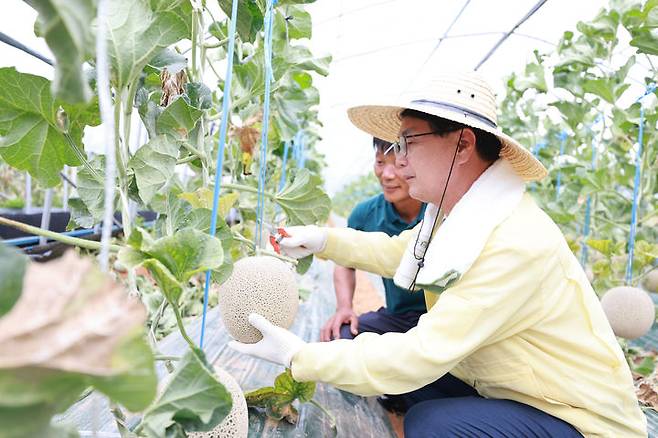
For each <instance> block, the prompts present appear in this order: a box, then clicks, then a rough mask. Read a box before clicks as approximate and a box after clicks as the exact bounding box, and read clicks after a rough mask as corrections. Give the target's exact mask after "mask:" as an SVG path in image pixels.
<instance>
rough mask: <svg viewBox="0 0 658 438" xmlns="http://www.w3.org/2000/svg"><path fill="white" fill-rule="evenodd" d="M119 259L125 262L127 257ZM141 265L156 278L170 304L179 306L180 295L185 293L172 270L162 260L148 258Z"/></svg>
mask: <svg viewBox="0 0 658 438" xmlns="http://www.w3.org/2000/svg"><path fill="white" fill-rule="evenodd" d="M119 260H120V261H122V262H123V261H124V260H125V259H123V258H121V257H120V258H119ZM141 265H142V266H144V267H145V268H146V269H147V270H148V271H149V272H150V273H151V275H152V276H153V278H155V281H156V283H158V286H159V287H160V290H161V291H162V294H163V295H164V297H165V298H166V299H167V301H168V302H169V304H171V305H172V306H173V307H174V308H178V306H179V305H180V303H179V301H180V297H181V295H182V294H183V285H182V283H181V282H180V281H178V279H177V278H176V277H174V276H173V275H172V273H171V271H169V269H168V268H167V267H166V266H165V265H164V264H163V263H162V262H161V261H160V260H157V259H154V258H146V259H144V260H143V261H142V262H141Z"/></svg>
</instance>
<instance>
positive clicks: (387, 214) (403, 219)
mask: <svg viewBox="0 0 658 438" xmlns="http://www.w3.org/2000/svg"><path fill="white" fill-rule="evenodd" d="M373 147H374V151H375V163H374V166H373V170H374V172H375V176H376V177H377V179H378V181H379V184H380V185H381V187H382V193H380V194H378V195H376V196H373V197H372V198H370V199H368V200H366V201H364V202H361V203H360V204H358V205H357V206H356V207H355V208H354V210H352V213H351V214H350V216H349V218H348V219H347V226H348V227H349V228H353V229H355V230H359V231H381V232H384V233H386V234H387V235H388V236H397V235H398V234H400V233H401V232H402V231H405V230H408V229H411V228H413V227H414V226H416V224H418V222H420V220H421V219H422V218H423V213H424V212H425V204H423V203H422V202H420V201H418V200H416V199H413V198H411V197H410V196H409V185H408V184H407V182H406V181H405V180H404V179H402V178H400V176H399V174H398V172H397V170H396V168H395V155H394V154H393V153H392V150H391V143H389V142H387V141H384V140H381V139H379V138H376V137H373ZM382 282H383V283H384V290H385V294H386V307H381V308H380V309H379V310H377V311H374V312H367V313H364V314H362V315H360V316H358V317H357V315H356V313H354V310H353V308H352V299H353V298H354V289H355V286H356V272H355V270H354V269H353V268H348V267H344V266H339V265H336V267H335V268H334V288H335V289H336V313H334V315H333V316H332V317H331V318H329V320H327V322H326V323H325V325H324V327H322V331H321V332H320V340H321V341H331V340H332V339H339V338H340V339H352V338H353V337H354V336H356V335H357V334H359V333H363V332H374V333H386V332H401V333H404V332H406V331H407V330H409V329H410V328H412V327H414V326H416V324H417V323H418V318H420V316H421V315H422V314H423V313H425V312H426V311H427V309H426V307H425V299H424V297H423V294H412V293H410V292H409V291H408V290H405V289H402V288H400V287H398V286H396V285H395V284H394V283H393V279H391V278H384V277H382Z"/></svg>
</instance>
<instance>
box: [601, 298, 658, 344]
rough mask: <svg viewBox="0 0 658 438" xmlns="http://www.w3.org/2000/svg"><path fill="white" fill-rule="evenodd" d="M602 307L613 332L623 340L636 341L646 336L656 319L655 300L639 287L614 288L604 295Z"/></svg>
mask: <svg viewBox="0 0 658 438" xmlns="http://www.w3.org/2000/svg"><path fill="white" fill-rule="evenodd" d="M601 305H602V306H603V311H604V312H605V315H606V316H607V317H608V321H609V322H610V326H611V327H612V331H614V332H615V335H617V336H619V337H621V338H626V339H636V338H639V337H641V336H644V335H645V334H646V333H647V332H648V331H649V330H650V329H651V326H652V325H653V322H654V320H655V319H656V308H655V305H654V304H653V300H651V297H650V296H649V294H647V293H646V292H645V291H643V290H642V289H639V288H637V287H630V286H620V287H613V288H612V289H610V290H608V291H607V292H606V293H605V294H603V297H601Z"/></svg>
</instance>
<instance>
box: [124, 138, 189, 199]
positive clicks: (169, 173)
mask: <svg viewBox="0 0 658 438" xmlns="http://www.w3.org/2000/svg"><path fill="white" fill-rule="evenodd" d="M178 149H179V145H178V143H177V142H176V141H174V139H173V138H172V137H169V136H167V135H159V136H157V137H155V138H153V139H151V140H150V141H149V142H148V143H146V144H145V145H144V146H142V147H141V148H139V149H138V150H137V152H136V153H135V155H134V156H133V157H132V158H131V159H130V161H129V162H128V167H129V168H131V169H133V171H134V172H135V180H136V182H137V187H138V188H139V197H140V199H141V200H142V202H144V204H145V205H147V204H148V203H149V202H151V199H152V198H153V196H154V195H155V194H156V193H157V192H159V191H160V190H162V189H163V188H164V187H165V186H166V185H167V184H168V183H169V182H170V181H171V178H172V177H173V176H174V171H175V169H176V159H177V158H178Z"/></svg>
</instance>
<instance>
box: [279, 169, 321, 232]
mask: <svg viewBox="0 0 658 438" xmlns="http://www.w3.org/2000/svg"><path fill="white" fill-rule="evenodd" d="M274 200H275V201H276V202H277V203H278V204H279V205H280V206H281V208H282V209H283V211H284V212H285V213H286V216H288V222H287V225H307V224H313V223H323V222H324V221H326V220H327V219H328V218H329V212H330V211H331V199H329V196H327V194H326V193H325V192H324V191H323V190H322V180H321V179H320V177H319V176H317V175H313V174H312V173H310V172H309V171H308V170H307V169H301V170H300V171H299V172H298V173H297V175H295V179H294V180H293V181H292V182H291V183H288V184H287V185H286V186H285V187H284V188H283V189H281V191H280V192H279V193H277V194H276V196H275V199H274Z"/></svg>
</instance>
